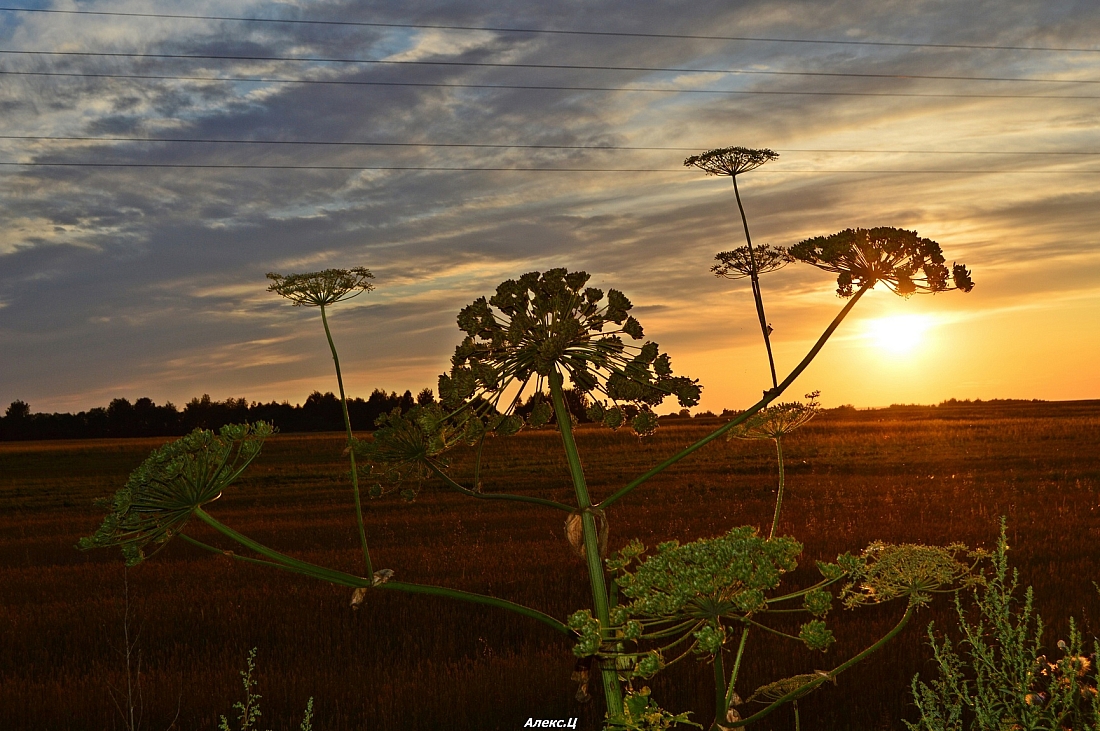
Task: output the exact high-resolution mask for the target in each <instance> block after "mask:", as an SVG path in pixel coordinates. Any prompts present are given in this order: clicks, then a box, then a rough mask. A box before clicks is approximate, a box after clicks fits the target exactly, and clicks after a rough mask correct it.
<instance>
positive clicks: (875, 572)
mask: <svg viewBox="0 0 1100 731" xmlns="http://www.w3.org/2000/svg"><path fill="white" fill-rule="evenodd" d="M984 556H985V554H984V553H983V552H981V551H970V550H969V549H967V547H966V546H964V545H962V544H958V543H955V544H952V545H950V546H923V545H919V544H913V543H903V544H899V545H892V544H888V543H883V542H881V541H875V542H874V543H872V544H871V545H869V546H867V548H865V549H864V550H863V553H862V554H861V555H860V556H858V557H857V556H852V555H851V554H845V555H843V556H839V557H838V558H837V563H838V564H839V565H840V566H841V568H843V569H845V570H846V571H847V573H848V576H849V577H850V578H851V579H852V581H851V582H850V583H849V584H847V585H846V586H845V587H844V589H843V591H842V592H841V599H842V600H843V602H844V604H845V606H847V607H855V606H858V605H860V604H878V603H880V602H886V601H890V600H892V599H897V598H907V599H908V600H909V602H910V604H925V603H927V602H928V601H929V599H931V595H932V594H935V593H945V592H948V591H954V590H956V589H958V588H959V587H960V586H963V587H966V586H973V585H974V584H975V583H980V582H981V581H982V578H981V575H980V574H978V573H976V571H975V567H976V564H977V562H978V561H979V560H981V559H982V558H984ZM965 558H970V559H971V563H970V564H967V563H964V562H963V560H961V559H965Z"/></svg>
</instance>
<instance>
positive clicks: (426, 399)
mask: <svg viewBox="0 0 1100 731" xmlns="http://www.w3.org/2000/svg"><path fill="white" fill-rule="evenodd" d="M565 395H566V401H567V402H568V404H569V407H570V411H571V412H572V413H573V414H574V415H575V417H576V418H577V419H578V420H579V421H587V419H586V417H585V415H584V408H585V406H586V404H585V403H584V397H583V396H580V395H579V394H575V393H574V392H573V391H571V390H569V389H566V394H565ZM431 403H435V396H434V394H433V393H432V389H430V388H425V389H424V390H422V391H421V392H420V393H418V394H417V395H416V396H413V394H412V392H411V391H405V393H404V394H403V395H400V396H399V395H397V392H396V391H391V392H390V393H386V392H385V391H383V390H381V389H375V390H374V391H373V392H372V393H371V395H370V398H368V399H366V400H363V399H361V398H353V399H348V416H349V417H350V418H351V427H352V429H354V430H355V431H371V430H373V429H374V422H375V420H376V419H377V418H378V417H379V415H381V414H385V413H389V412H391V411H393V410H394V409H401V411H402V413H403V412H405V411H408V410H409V409H410V408H412V407H413V405H414V404H420V405H422V406H423V405H427V404H431ZM532 406H533V403H531V402H530V400H529V402H528V403H527V404H524V406H523V407H521V408H520V409H519V412H520V413H524V412H530V408H531V407H532ZM256 421H266V422H269V423H271V424H274V425H275V426H276V427H277V428H278V429H279V431H281V432H284V433H286V432H322V431H343V429H344V417H343V414H342V411H341V409H340V399H339V398H337V397H336V396H335V395H334V394H332V393H331V392H329V393H321V392H320V391H314V392H313V393H311V394H310V395H309V397H308V398H307V399H306V401H305V403H304V404H300V405H297V406H292V405H291V404H289V403H287V402H285V401H284V402H283V403H276V402H274V401H272V402H271V403H267V404H263V403H258V402H253V403H251V404H250V403H249V402H248V399H244V398H239V399H234V398H229V399H226V400H225V401H214V400H212V399H211V398H210V396H208V395H205V394H204V395H203V396H202V397H201V398H193V399H191V400H190V401H188V402H187V403H186V404H185V405H184V407H183V409H179V408H177V407H176V405H175V404H173V403H172V402H170V401H169V402H167V403H165V404H164V405H163V406H157V405H156V404H155V403H153V400H152V399H149V398H139V399H138V400H137V401H134V402H133V403H130V401H129V400H127V399H124V398H116V399H115V400H114V401H112V402H111V403H110V404H108V405H107V406H106V407H102V406H100V407H96V408H94V409H89V410H88V411H81V412H80V413H78V414H56V413H55V414H34V413H31V408H30V405H29V404H27V403H26V402H24V401H13V402H12V404H11V405H10V406H8V408H7V411H5V413H4V416H3V417H2V418H0V441H16V440H28V439H96V438H120V437H169V436H182V435H184V434H187V433H188V432H190V431H192V430H193V429H196V428H202V429H212V430H215V431H216V430H218V429H220V428H221V427H222V426H224V425H225V424H239V423H243V422H256Z"/></svg>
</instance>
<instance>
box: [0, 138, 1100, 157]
mask: <svg viewBox="0 0 1100 731" xmlns="http://www.w3.org/2000/svg"><path fill="white" fill-rule="evenodd" d="M0 140H44V141H49V142H56V141H61V142H170V143H202V144H233V145H322V146H338V147H443V148H452V147H455V148H475V149H508V150H512V149H515V150H594V151H601V150H607V151H642V152H696V151H699V150H705V149H708V148H707V146H706V145H696V146H694V147H646V146H636V145H523V144H496V143H475V142H382V141H375V140H249V139H211V138H204V137H91V136H64V135H0ZM778 152H781V153H784V152H812V153H865V154H920V155H1100V151H1096V150H920V149H917V150H872V149H851V148H843V149H842V148H830V149H826V148H795V147H791V148H786V149H782V148H781V149H780V150H778Z"/></svg>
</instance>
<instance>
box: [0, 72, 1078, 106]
mask: <svg viewBox="0 0 1100 731" xmlns="http://www.w3.org/2000/svg"><path fill="white" fill-rule="evenodd" d="M0 76H45V77H50V76H53V77H73V78H88V79H132V80H147V81H148V80H155V81H214V82H230V83H248V84H302V85H315V84H316V85H331V86H378V87H387V86H397V87H427V88H444V89H509V90H529V91H602V92H607V91H614V92H648V93H659V94H717V95H746V94H747V95H766V96H855V97H902V98H934V99H1100V96H1096V95H1082V94H955V93H935V92H931V93H929V92H877V91H866V92H864V91H796V90H782V91H779V90H764V89H682V88H660V87H636V86H565V85H557V84H469V83H448V82H426V81H363V80H349V79H283V78H252V77H235V76H182V75H160V74H109V73H86V72H75V71H72V72H70V71H64V72H62V71H10V70H0Z"/></svg>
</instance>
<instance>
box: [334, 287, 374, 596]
mask: <svg viewBox="0 0 1100 731" xmlns="http://www.w3.org/2000/svg"><path fill="white" fill-rule="evenodd" d="M321 323H322V324H323V325H324V326H325V337H326V338H328V347H329V350H331V351H332V362H333V363H335V364H336V384H337V385H338V386H339V387H340V406H341V408H342V409H343V411H344V428H345V429H346V430H347V433H348V459H350V460H351V489H352V492H354V493H355V518H356V520H357V521H358V523H359V542H360V543H361V544H362V546H363V563H364V564H366V567H367V573H368V574H373V573H374V566H373V565H372V564H371V560H370V551H369V550H367V528H366V526H365V525H364V524H363V502H362V500H360V499H359V471H358V470H357V469H356V468H355V450H354V449H352V448H351V444H352V439H353V437H352V434H351V418H350V417H349V416H348V399H347V397H346V396H345V395H344V376H343V375H342V374H341V373H340V356H339V355H337V354H336V344H335V343H333V342H332V332H331V331H330V330H329V327H328V316H327V315H326V314H325V306H324V305H321Z"/></svg>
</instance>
